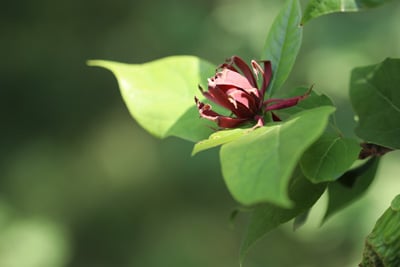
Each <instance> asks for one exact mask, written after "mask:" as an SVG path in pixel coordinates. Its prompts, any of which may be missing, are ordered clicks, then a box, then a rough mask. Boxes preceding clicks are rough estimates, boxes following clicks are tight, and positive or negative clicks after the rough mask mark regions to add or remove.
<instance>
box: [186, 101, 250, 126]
mask: <svg viewBox="0 0 400 267" xmlns="http://www.w3.org/2000/svg"><path fill="white" fill-rule="evenodd" d="M194 100H195V102H196V105H197V108H198V110H199V113H200V116H201V117H202V118H205V119H208V120H211V121H214V122H216V123H217V124H218V126H219V127H221V128H235V127H237V126H239V125H240V124H242V123H244V122H246V121H248V119H243V118H231V117H228V116H223V115H221V114H219V113H217V112H215V111H213V110H212V109H211V106H210V105H208V104H204V103H203V102H200V101H199V100H198V99H197V97H195V98H194Z"/></svg>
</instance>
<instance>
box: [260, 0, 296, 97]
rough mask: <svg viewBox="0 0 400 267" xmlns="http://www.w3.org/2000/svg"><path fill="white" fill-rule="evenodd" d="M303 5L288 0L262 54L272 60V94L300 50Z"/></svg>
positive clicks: (276, 20) (265, 58)
mask: <svg viewBox="0 0 400 267" xmlns="http://www.w3.org/2000/svg"><path fill="white" fill-rule="evenodd" d="M300 19H301V7H300V3H299V1H298V0H287V1H286V3H285V5H284V7H283V8H282V10H281V12H280V13H279V14H278V16H277V17H276V18H275V20H274V22H273V24H272V26H271V29H270V31H269V34H268V36H267V40H266V42H265V45H264V52H263V54H262V59H263V60H271V62H272V71H273V72H272V73H273V75H272V80H271V83H270V85H269V87H268V94H269V95H270V96H272V95H274V93H275V92H276V91H277V90H278V89H279V88H280V87H281V86H282V84H283V83H284V82H285V80H286V79H287V77H288V76H289V73H290V71H291V70H292V67H293V65H294V62H295V60H296V57H297V54H298V52H299V50H300V45H301V40H302V34H303V29H302V27H301V26H300Z"/></svg>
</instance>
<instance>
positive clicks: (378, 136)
mask: <svg viewBox="0 0 400 267" xmlns="http://www.w3.org/2000/svg"><path fill="white" fill-rule="evenodd" d="M399 73H400V59H386V60H385V61H383V62H382V63H380V64H377V65H373V66H367V67H361V68H356V69H354V70H353V72H352V75H351V87H350V98H351V103H352V105H353V108H354V110H355V112H356V114H357V115H358V118H359V122H358V126H357V128H356V134H357V135H358V136H359V137H360V138H362V139H364V140H365V141H367V142H370V143H374V144H378V145H381V146H385V147H389V148H395V149H399V148H400V138H399V137H400V90H399V88H400V75H399Z"/></svg>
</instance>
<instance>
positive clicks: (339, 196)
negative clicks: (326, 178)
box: [323, 158, 379, 222]
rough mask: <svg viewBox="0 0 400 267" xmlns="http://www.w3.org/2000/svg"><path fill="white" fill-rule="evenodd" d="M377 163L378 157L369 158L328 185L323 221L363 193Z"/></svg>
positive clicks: (369, 182) (367, 186)
mask: <svg viewBox="0 0 400 267" xmlns="http://www.w3.org/2000/svg"><path fill="white" fill-rule="evenodd" d="M378 165H379V159H378V158H371V159H369V160H368V161H366V162H365V163H364V164H363V165H361V166H359V167H357V168H355V169H353V170H350V171H348V172H346V173H345V174H343V175H342V176H341V177H340V178H339V179H338V180H337V181H335V182H333V183H330V184H329V185H328V194H329V203H328V209H327V211H326V213H325V216H324V219H323V222H325V221H326V220H327V219H329V218H330V217H331V216H332V215H333V214H335V213H337V212H338V211H340V210H342V209H344V208H345V207H347V206H348V205H350V204H351V203H353V202H354V201H356V200H357V199H359V198H360V197H361V196H362V195H364V194H365V192H366V191H367V190H368V188H369V186H370V185H371V183H372V181H373V180H374V178H375V174H376V171H377V169H378Z"/></svg>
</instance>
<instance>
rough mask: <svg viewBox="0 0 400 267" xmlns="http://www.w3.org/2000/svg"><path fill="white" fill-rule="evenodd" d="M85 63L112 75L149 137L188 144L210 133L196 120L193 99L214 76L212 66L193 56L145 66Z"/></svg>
mask: <svg viewBox="0 0 400 267" xmlns="http://www.w3.org/2000/svg"><path fill="white" fill-rule="evenodd" d="M88 64H89V65H90V66H99V67H103V68H106V69H108V70H110V71H112V72H113V74H114V75H115V77H116V78H117V80H118V84H119V87H120V90H121V94H122V97H123V99H124V101H125V103H126V105H127V106H128V109H129V111H130V113H131V115H132V116H133V118H135V120H136V121H137V122H138V123H139V124H140V125H141V126H142V127H143V128H144V129H146V130H147V131H148V132H150V133H151V134H153V135H155V136H157V137H159V138H165V137H167V136H177V137H181V138H183V139H186V140H190V141H198V140H201V139H204V138H206V137H207V136H209V135H210V134H211V132H212V130H211V129H210V128H209V127H207V126H206V125H212V123H210V122H207V121H206V120H202V119H199V114H198V111H197V108H196V105H195V103H194V96H195V95H197V96H198V97H199V96H201V94H200V93H199V90H198V85H199V84H200V83H201V82H205V81H207V78H209V77H211V76H213V75H214V72H215V66H213V65H212V64H210V63H208V62H206V61H204V60H202V59H199V58H196V57H192V56H174V57H167V58H163V59H159V60H156V61H152V62H148V63H145V64H123V63H118V62H112V61H104V60H91V61H89V62H88ZM199 98H200V97H199Z"/></svg>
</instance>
